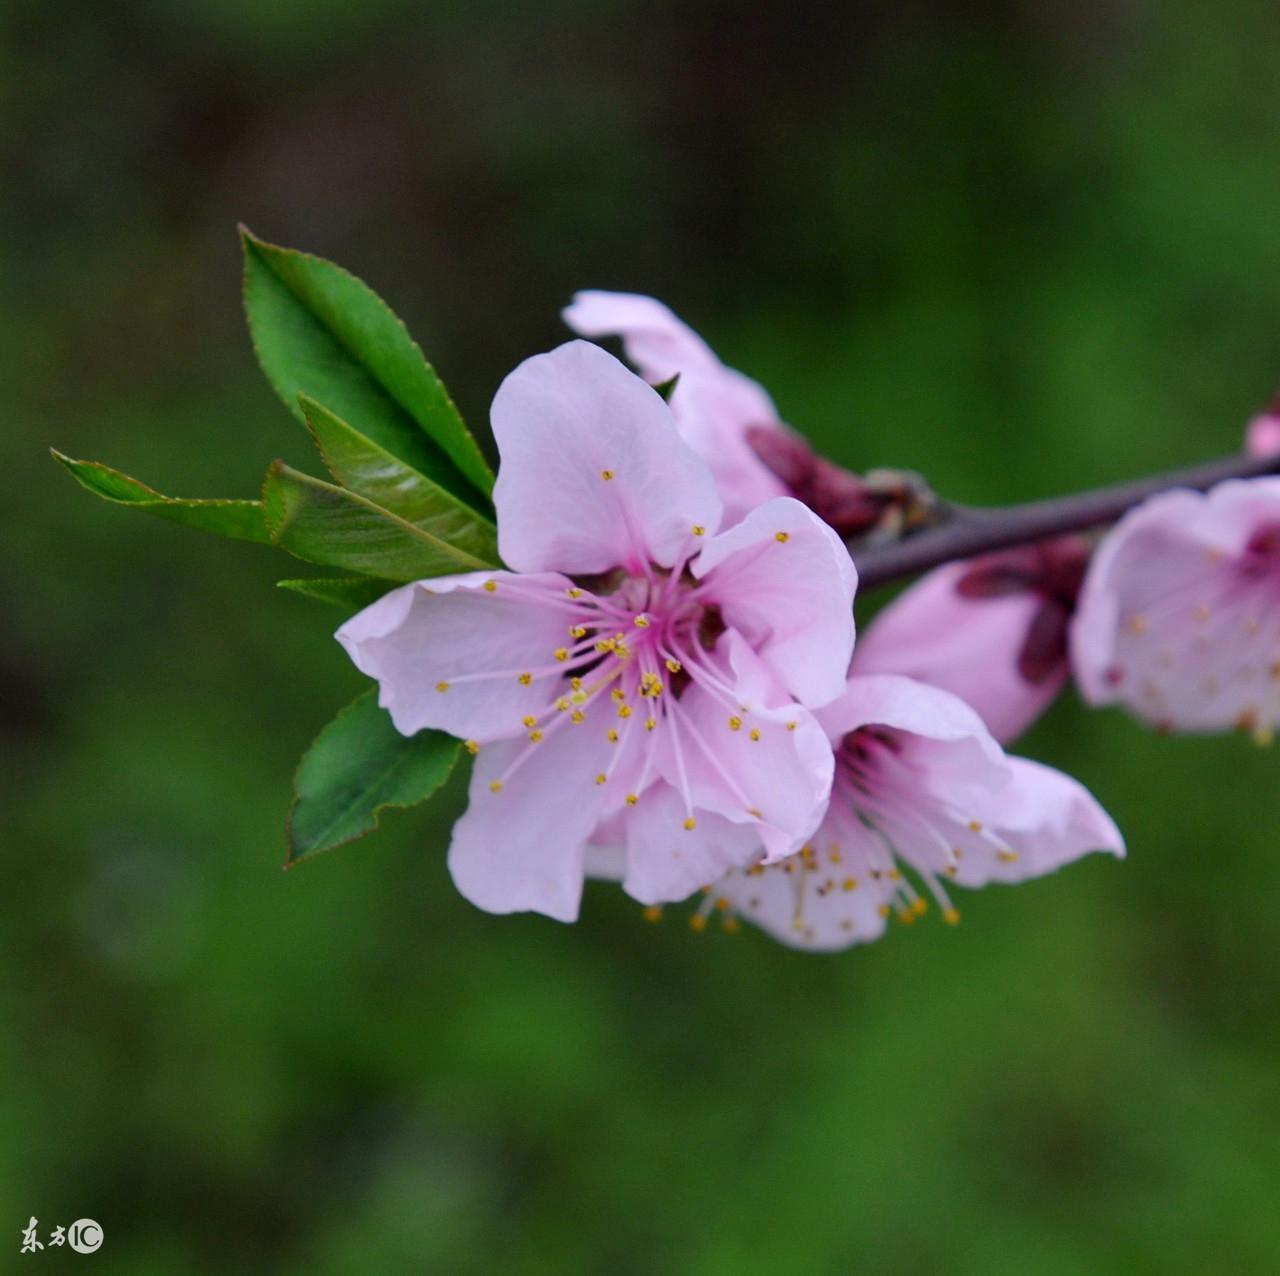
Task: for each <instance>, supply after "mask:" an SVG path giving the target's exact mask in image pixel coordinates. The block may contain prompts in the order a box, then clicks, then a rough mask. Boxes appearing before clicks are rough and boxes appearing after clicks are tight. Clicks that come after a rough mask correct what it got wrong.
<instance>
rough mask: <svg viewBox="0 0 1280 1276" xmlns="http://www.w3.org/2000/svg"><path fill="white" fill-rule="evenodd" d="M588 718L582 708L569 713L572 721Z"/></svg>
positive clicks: (582, 720) (581, 720)
mask: <svg viewBox="0 0 1280 1276" xmlns="http://www.w3.org/2000/svg"><path fill="white" fill-rule="evenodd" d="M586 720H587V715H586V714H585V713H583V712H582V710H581V709H575V710H574V711H573V712H572V713H571V714H570V715H569V721H570V722H585V721H586Z"/></svg>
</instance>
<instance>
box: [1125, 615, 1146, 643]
mask: <svg viewBox="0 0 1280 1276" xmlns="http://www.w3.org/2000/svg"><path fill="white" fill-rule="evenodd" d="M1129 632H1130V633H1131V634H1133V635H1134V636H1135V637H1138V638H1141V637H1142V635H1143V634H1145V633H1146V632H1147V618H1146V617H1145V616H1130V617H1129Z"/></svg>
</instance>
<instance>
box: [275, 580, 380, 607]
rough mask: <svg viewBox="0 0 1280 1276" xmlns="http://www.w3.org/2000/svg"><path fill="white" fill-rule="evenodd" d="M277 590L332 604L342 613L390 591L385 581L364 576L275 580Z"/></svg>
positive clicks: (374, 600) (372, 600)
mask: <svg viewBox="0 0 1280 1276" xmlns="http://www.w3.org/2000/svg"><path fill="white" fill-rule="evenodd" d="M276 588H277V589H287V590H290V591H291V592H292V593H295V594H302V595H303V596H304V597H306V598H314V599H315V600H316V601H317V602H322V603H332V604H333V606H335V607H341V608H342V610H343V611H346V612H356V611H359V610H360V609H361V608H363V607H367V606H368V605H369V604H370V603H375V602H377V601H378V599H379V598H381V597H382V595H383V594H385V593H386V592H387V590H388V589H390V588H391V585H390V583H389V582H388V581H385V580H373V579H372V578H370V577H368V576H310V577H306V578H304V579H293V580H278V581H276Z"/></svg>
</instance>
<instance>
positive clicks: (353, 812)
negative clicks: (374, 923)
mask: <svg viewBox="0 0 1280 1276" xmlns="http://www.w3.org/2000/svg"><path fill="white" fill-rule="evenodd" d="M458 749H459V744H458V741H457V740H455V739H453V737H452V736H447V735H444V734H443V733H442V732H439V731H419V732H418V734H417V735H414V736H403V735H401V734H400V733H399V732H398V731H397V730H396V729H395V727H394V726H393V725H392V723H391V719H390V718H389V717H388V716H387V714H386V711H385V710H383V709H380V708H379V707H378V693H377V690H376V688H370V689H369V690H368V691H366V692H365V693H364V694H363V695H360V696H357V697H356V699H355V700H353V701H352V702H351V703H350V704H349V705H348V706H347V707H346V708H345V709H343V710H342V712H341V713H339V714H338V716H337V717H336V718H334V720H333V721H332V722H331V723H329V725H328V726H327V727H325V729H324V730H323V731H321V732H320V734H319V735H318V736H317V737H316V740H315V743H314V744H312V746H311V747H310V748H309V749H308V750H307V752H306V753H305V754H303V756H302V761H301V762H300V763H299V764H298V770H297V773H296V774H295V775H294V779H293V792H294V799H293V804H292V806H290V808H289V823H288V839H289V857H288V860H287V862H286V867H289V866H291V865H293V864H296V863H297V862H298V861H299V860H301V859H305V858H306V857H307V856H310V855H317V854H319V853H320V852H321V851H328V850H332V849H333V848H334V847H336V846H342V845H343V844H344V843H347V842H354V841H355V840H356V839H357V838H361V837H364V836H365V835H366V834H368V833H372V832H373V831H374V830H375V829H376V828H377V827H378V820H379V817H380V816H381V814H382V812H383V811H385V810H387V809H388V808H389V807H409V806H417V805H418V803H420V802H425V801H426V800H427V798H429V797H430V796H431V795H432V794H433V793H434V792H435V791H436V790H437V789H438V788H439V787H440V786H441V785H442V784H443V783H444V782H445V780H446V779H448V777H449V772H450V771H451V770H452V769H453V764H454V762H456V761H457V757H458Z"/></svg>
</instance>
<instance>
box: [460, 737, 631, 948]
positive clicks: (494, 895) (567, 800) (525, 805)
mask: <svg viewBox="0 0 1280 1276" xmlns="http://www.w3.org/2000/svg"><path fill="white" fill-rule="evenodd" d="M601 752H602V749H601V745H600V742H599V740H598V739H596V738H595V736H594V735H589V734H588V733H586V732H582V731H578V730H575V729H574V728H573V727H571V726H561V727H559V728H558V729H557V730H556V731H555V732H554V733H550V732H549V733H548V735H547V738H546V739H545V740H543V741H542V743H540V744H530V743H529V742H528V741H527V740H523V739H521V740H507V741H502V742H499V743H497V744H491V745H488V746H487V747H486V748H483V749H481V750H480V755H479V757H477V758H476V766H475V771H474V773H473V774H472V777H471V789H470V805H469V806H468V807H467V812H466V814H465V815H464V816H463V817H462V818H461V819H460V820H459V821H458V822H457V824H455V825H454V827H453V841H452V842H451V844H450V846H449V871H450V872H451V873H452V874H453V880H454V884H455V885H456V886H457V888H458V890H459V891H460V892H461V893H462V894H463V895H464V896H466V898H467V899H469V900H470V901H471V902H472V903H473V904H475V905H476V906H477V907H478V908H483V909H485V910H486V911H488V912H490V913H516V912H525V911H533V912H539V913H545V914H546V915H547V916H548V917H554V918H556V919H557V920H558V921H563V922H571V921H573V920H574V919H575V918H576V917H577V915H578V905H579V901H580V899H581V896H582V879H583V854H584V849H585V845H586V841H587V837H588V835H589V834H590V833H591V830H592V828H593V827H595V825H596V822H597V821H598V819H599V818H600V815H601V811H602V809H603V807H604V804H605V801H606V794H605V790H604V786H602V785H599V784H597V783H596V781H595V776H596V774H597V772H598V771H599V769H600V755H601ZM517 761H518V765H515V766H514V769H512V768H513V764H514V763H517ZM500 777H505V778H503V779H502V781H501V782H502V788H501V790H500V791H499V792H497V793H494V792H492V791H491V789H490V783H491V782H492V781H494V780H498V779H499V778H500Z"/></svg>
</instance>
